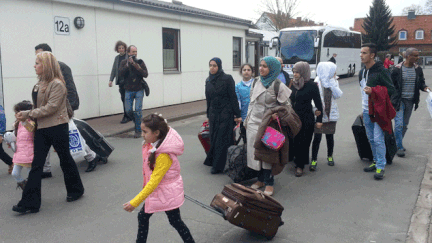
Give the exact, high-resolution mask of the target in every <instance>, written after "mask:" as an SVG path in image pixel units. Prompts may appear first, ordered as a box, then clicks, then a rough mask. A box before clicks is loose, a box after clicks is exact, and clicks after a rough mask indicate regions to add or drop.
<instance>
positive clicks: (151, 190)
mask: <svg viewBox="0 0 432 243" xmlns="http://www.w3.org/2000/svg"><path fill="white" fill-rule="evenodd" d="M141 130H142V133H141V136H142V137H143V138H144V143H143V148H142V155H143V176H144V184H143V190H142V191H141V192H140V193H139V194H138V195H137V196H136V197H135V198H134V199H132V200H131V201H130V202H128V203H125V204H123V209H124V210H126V211H128V212H132V211H133V210H134V209H135V208H136V207H138V206H139V205H140V204H141V203H142V202H143V201H144V200H145V201H146V202H145V204H144V206H143V207H142V209H141V211H140V212H139V214H138V235H137V241H136V242H147V235H148V229H149V219H150V217H151V216H152V215H153V213H155V212H165V213H166V215H167V216H168V220H169V222H170V224H171V225H172V226H173V227H174V228H175V229H176V230H177V232H178V233H179V234H180V236H181V238H182V239H183V241H184V242H195V241H194V239H193V238H192V235H191V233H190V231H189V229H188V227H187V226H186V225H185V223H184V222H183V221H182V219H181V217H180V209H179V208H180V206H181V205H182V204H183V203H184V189H183V179H182V177H181V175H180V163H179V161H178V159H177V156H180V155H182V154H183V151H184V143H183V140H182V138H181V137H180V135H179V134H178V133H177V131H176V130H174V129H173V128H171V127H169V126H168V124H167V123H166V120H165V119H164V118H163V117H162V116H161V115H156V114H151V115H148V116H146V117H144V118H143V119H142V120H141Z"/></svg>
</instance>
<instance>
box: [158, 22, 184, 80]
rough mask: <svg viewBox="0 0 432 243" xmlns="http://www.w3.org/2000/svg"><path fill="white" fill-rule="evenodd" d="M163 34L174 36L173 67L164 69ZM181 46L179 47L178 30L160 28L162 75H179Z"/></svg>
mask: <svg viewBox="0 0 432 243" xmlns="http://www.w3.org/2000/svg"><path fill="white" fill-rule="evenodd" d="M164 33H169V34H174V53H175V67H174V68H165V58H164V50H165V48H164V45H165V43H164V42H165V40H164ZM180 47H181V45H180V29H174V28H168V27H162V69H163V73H165V74H166V73H181V48H180ZM167 50H168V49H167Z"/></svg>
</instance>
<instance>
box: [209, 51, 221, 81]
mask: <svg viewBox="0 0 432 243" xmlns="http://www.w3.org/2000/svg"><path fill="white" fill-rule="evenodd" d="M211 61H215V62H216V64H217V66H218V71H217V72H216V73H215V74H211V73H210V72H209V77H208V79H207V80H208V81H210V82H211V81H213V80H215V79H217V78H218V77H219V76H220V75H221V74H223V73H224V71H223V69H222V60H221V59H220V58H219V57H213V58H212V59H211V60H210V61H209V64H210V62H211Z"/></svg>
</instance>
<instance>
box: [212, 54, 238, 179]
mask: <svg viewBox="0 0 432 243" xmlns="http://www.w3.org/2000/svg"><path fill="white" fill-rule="evenodd" d="M209 68H210V75H209V77H208V78H207V80H206V85H205V95H206V99H207V119H208V121H209V123H210V150H209V152H208V153H207V158H206V160H205V161H204V164H205V165H208V166H212V169H211V173H212V174H217V173H221V172H223V170H224V168H225V162H226V159H227V152H228V147H229V146H231V145H232V144H233V128H234V121H235V122H237V123H240V122H241V121H242V118H241V113H240V108H239V104H238V101H237V95H236V93H235V83H234V79H233V78H232V76H231V75H229V74H225V73H224V71H223V70H222V61H221V60H220V59H219V58H217V57H215V58H213V59H211V60H210V62H209Z"/></svg>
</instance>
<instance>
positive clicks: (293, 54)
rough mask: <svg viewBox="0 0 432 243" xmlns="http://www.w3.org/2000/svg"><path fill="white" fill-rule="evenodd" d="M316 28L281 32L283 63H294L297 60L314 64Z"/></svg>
mask: <svg viewBox="0 0 432 243" xmlns="http://www.w3.org/2000/svg"><path fill="white" fill-rule="evenodd" d="M316 36H317V31H316V30H294V31H289V32H281V34H280V37H279V39H280V42H281V48H280V51H281V56H282V59H283V63H284V64H295V63H296V62H299V61H304V62H308V63H309V64H316V53H315V52H316V51H315V48H314V41H315V37H316Z"/></svg>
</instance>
